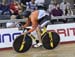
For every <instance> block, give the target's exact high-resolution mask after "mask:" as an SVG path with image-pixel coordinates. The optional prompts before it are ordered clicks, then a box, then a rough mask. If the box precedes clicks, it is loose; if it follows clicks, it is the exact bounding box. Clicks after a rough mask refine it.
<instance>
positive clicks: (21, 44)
mask: <svg viewBox="0 0 75 57" xmlns="http://www.w3.org/2000/svg"><path fill="white" fill-rule="evenodd" d="M23 39H24V41H23ZM31 45H32V39H31V38H30V36H28V35H27V34H26V36H25V38H24V35H20V36H18V37H17V38H16V39H15V40H14V42H13V49H14V50H15V51H16V52H18V53H24V52H26V51H28V50H29V49H30V47H31Z"/></svg>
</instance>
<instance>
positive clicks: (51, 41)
mask: <svg viewBox="0 0 75 57" xmlns="http://www.w3.org/2000/svg"><path fill="white" fill-rule="evenodd" d="M59 42H60V37H59V35H58V34H57V33H56V32H46V33H44V34H43V35H42V43H43V46H44V48H46V49H54V48H55V47H57V45H58V44H59Z"/></svg>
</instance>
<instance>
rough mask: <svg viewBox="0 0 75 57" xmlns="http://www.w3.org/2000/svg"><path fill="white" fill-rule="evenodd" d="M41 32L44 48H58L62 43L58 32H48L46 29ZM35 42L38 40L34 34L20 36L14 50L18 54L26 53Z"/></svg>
mask: <svg viewBox="0 0 75 57" xmlns="http://www.w3.org/2000/svg"><path fill="white" fill-rule="evenodd" d="M25 30H27V28H25ZM23 31H24V30H23ZM41 31H42V32H41V40H42V44H43V47H44V48H45V49H48V50H51V49H54V48H56V47H57V46H58V44H59V42H60V36H59V35H58V34H57V33H56V32H48V31H47V30H46V28H45V27H44V28H43V30H41ZM33 40H36V39H35V37H34V36H33V35H32V34H27V33H24V35H19V36H17V37H16V38H15V40H14V42H13V49H14V50H15V51H16V52H18V53H24V52H26V51H28V50H29V49H30V48H31V46H32V41H33Z"/></svg>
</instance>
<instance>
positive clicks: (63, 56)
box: [0, 43, 75, 57]
mask: <svg viewBox="0 0 75 57" xmlns="http://www.w3.org/2000/svg"><path fill="white" fill-rule="evenodd" d="M0 57H75V43H68V44H59V46H58V47H56V48H55V49H53V50H46V49H44V48H43V47H40V48H31V49H30V50H29V51H27V52H26V53H17V52H15V51H14V50H13V49H8V50H0Z"/></svg>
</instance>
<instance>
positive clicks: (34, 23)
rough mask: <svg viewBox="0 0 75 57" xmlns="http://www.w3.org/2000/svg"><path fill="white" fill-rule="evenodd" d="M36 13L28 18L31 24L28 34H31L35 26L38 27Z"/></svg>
mask: <svg viewBox="0 0 75 57" xmlns="http://www.w3.org/2000/svg"><path fill="white" fill-rule="evenodd" d="M37 17H38V11H35V12H33V13H32V14H31V16H30V18H31V22H32V29H30V30H29V31H28V32H33V31H34V30H35V29H36V28H37V26H38V19H37Z"/></svg>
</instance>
